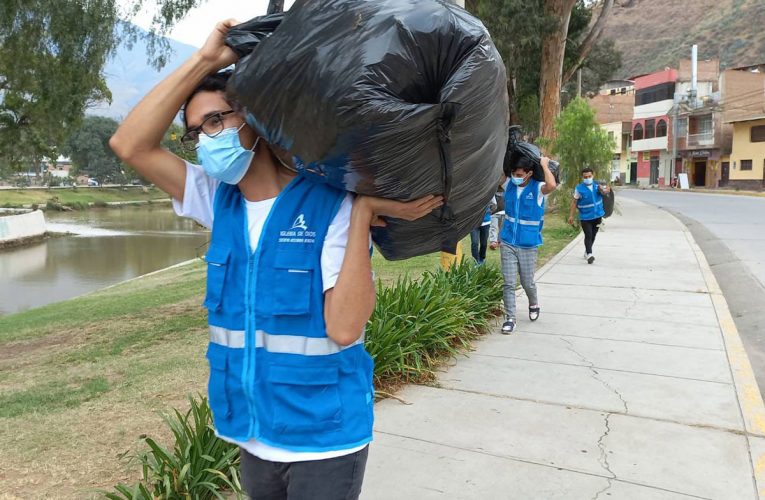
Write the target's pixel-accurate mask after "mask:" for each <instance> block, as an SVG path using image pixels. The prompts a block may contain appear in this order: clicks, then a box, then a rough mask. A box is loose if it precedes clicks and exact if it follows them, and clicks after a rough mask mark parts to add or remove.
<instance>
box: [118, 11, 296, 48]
mask: <svg viewBox="0 0 765 500" xmlns="http://www.w3.org/2000/svg"><path fill="white" fill-rule="evenodd" d="M293 2H294V0H285V2H284V3H285V8H289V7H290V6H291V5H292V3H293ZM121 3H122V5H123V6H125V5H130V4H131V3H132V1H131V0H121ZM145 3H146V4H147V5H146V8H145V9H144V11H143V12H141V13H140V14H139V15H138V16H136V17H135V18H133V19H131V21H132V22H133V23H135V24H137V25H138V26H140V27H142V28H144V29H146V28H148V27H149V26H150V25H151V19H152V17H153V16H154V12H155V8H156V7H155V4H154V2H153V1H152V0H146V2H145ZM267 7H268V0H206V1H205V2H204V3H203V4H202V5H201V6H200V7H197V8H196V9H192V10H191V11H189V13H188V14H187V15H186V17H185V18H184V19H183V20H182V21H181V22H180V23H178V24H177V25H176V26H175V28H174V29H173V31H172V32H171V33H170V35H169V36H170V38H172V39H174V40H178V41H179V42H183V43H187V44H189V45H193V46H195V47H201V46H202V44H203V43H204V41H205V40H206V39H207V35H208V34H209V33H210V31H212V29H213V27H214V26H215V23H217V22H218V21H222V20H223V19H228V18H229V17H232V18H234V19H236V20H238V21H246V20H248V19H250V18H253V17H255V16H261V15H263V14H265V13H266V8H267Z"/></svg>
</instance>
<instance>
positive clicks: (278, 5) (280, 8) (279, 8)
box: [266, 0, 284, 14]
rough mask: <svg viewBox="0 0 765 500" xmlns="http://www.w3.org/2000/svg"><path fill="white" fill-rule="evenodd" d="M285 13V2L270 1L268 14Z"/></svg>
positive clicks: (279, 0) (282, 0)
mask: <svg viewBox="0 0 765 500" xmlns="http://www.w3.org/2000/svg"><path fill="white" fill-rule="evenodd" d="M277 12H284V0H269V2H268V10H267V11H266V14H275V13H277Z"/></svg>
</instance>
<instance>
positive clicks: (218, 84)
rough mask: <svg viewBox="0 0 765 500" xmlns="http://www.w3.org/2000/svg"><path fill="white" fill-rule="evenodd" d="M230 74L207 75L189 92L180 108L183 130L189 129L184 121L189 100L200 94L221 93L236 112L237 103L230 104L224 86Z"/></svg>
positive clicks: (238, 107)
mask: <svg viewBox="0 0 765 500" xmlns="http://www.w3.org/2000/svg"><path fill="white" fill-rule="evenodd" d="M232 73H233V71H232V70H230V69H229V70H225V71H220V72H218V73H212V74H209V75H207V76H206V77H204V79H203V80H202V81H201V82H199V85H197V86H196V88H194V90H192V91H191V94H189V96H188V97H187V98H186V101H185V102H184V103H183V106H181V119H182V120H183V128H184V129H186V130H188V128H189V124H188V122H187V121H186V107H187V106H188V105H189V102H191V99H192V98H193V97H194V96H195V95H197V94H198V93H200V92H223V94H224V98H225V99H226V102H227V103H228V104H229V105H230V106H231V107H232V108H233V109H234V110H236V111H238V110H239V109H240V106H239V105H238V104H237V103H235V102H232V101H231V98H230V97H229V95H228V94H227V93H226V85H228V79H229V78H230V77H231V74H232Z"/></svg>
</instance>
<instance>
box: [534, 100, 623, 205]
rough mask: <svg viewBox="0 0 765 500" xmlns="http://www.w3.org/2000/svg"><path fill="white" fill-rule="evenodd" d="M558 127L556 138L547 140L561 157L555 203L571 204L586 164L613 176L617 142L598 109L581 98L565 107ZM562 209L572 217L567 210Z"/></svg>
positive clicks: (598, 176) (597, 173)
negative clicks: (597, 117) (598, 116)
mask: <svg viewBox="0 0 765 500" xmlns="http://www.w3.org/2000/svg"><path fill="white" fill-rule="evenodd" d="M555 131H556V136H555V138H554V139H552V140H549V139H547V140H545V141H543V142H544V143H545V144H544V145H545V146H546V147H548V148H549V150H550V152H551V154H552V155H554V156H555V157H556V158H558V160H559V161H560V165H561V169H562V172H561V187H560V188H559V189H557V190H556V191H555V193H554V195H553V196H554V198H553V203H554V204H556V205H557V206H561V207H567V206H568V205H569V204H570V203H571V199H572V197H573V191H574V187H576V185H577V184H578V183H579V182H580V180H579V179H580V177H581V170H582V169H583V168H585V167H591V168H592V169H593V170H594V171H595V172H594V173H595V178H596V179H606V180H607V179H608V178H609V170H610V164H611V158H612V157H613V149H614V147H615V143H614V140H613V139H611V138H610V137H608V134H607V133H606V131H605V130H603V129H602V128H600V125H598V122H597V121H596V120H595V110H593V109H592V108H591V107H590V105H589V104H587V101H585V100H584V99H581V98H576V99H574V100H573V101H571V102H570V103H569V105H568V106H566V107H565V108H564V109H563V112H562V113H561V114H560V116H559V117H558V118H557V119H556V120H555ZM561 212H564V213H563V216H564V217H568V213H567V212H566V211H565V210H562V211H561Z"/></svg>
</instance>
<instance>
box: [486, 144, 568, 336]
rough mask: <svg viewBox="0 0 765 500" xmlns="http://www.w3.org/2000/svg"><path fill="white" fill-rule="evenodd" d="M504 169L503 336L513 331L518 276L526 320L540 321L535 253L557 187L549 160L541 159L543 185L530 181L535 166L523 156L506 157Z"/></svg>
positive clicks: (501, 235) (540, 240) (502, 233)
mask: <svg viewBox="0 0 765 500" xmlns="http://www.w3.org/2000/svg"><path fill="white" fill-rule="evenodd" d="M506 160H507V163H506V164H505V166H504V170H505V175H507V176H509V177H508V178H507V179H506V180H505V181H504V186H503V187H504V189H505V221H504V223H503V226H502V231H501V233H500V239H501V241H502V245H501V248H500V251H501V257H502V275H503V277H504V280H505V284H504V289H503V291H504V303H505V322H504V324H503V325H502V333H503V334H505V335H509V334H511V333H512V332H513V331H514V330H515V324H516V315H515V287H516V283H517V281H518V277H519V276H520V281H521V286H522V287H523V289H524V291H525V292H526V296H527V297H528V299H529V319H530V320H531V321H536V320H537V319H538V318H539V312H540V308H539V298H538V297H537V286H536V283H535V282H534V272H535V271H536V265H537V250H538V248H539V246H540V245H541V244H542V226H543V224H544V214H545V197H546V195H548V194H550V193H552V192H553V191H554V190H555V188H556V186H557V184H556V182H555V176H553V174H552V172H551V171H550V168H549V162H550V159H549V158H546V157H542V158H541V159H540V162H539V163H540V164H541V166H542V169H543V171H544V178H545V180H544V181H543V182H540V181H537V180H536V179H534V178H533V172H534V162H533V161H532V160H531V159H529V158H527V157H524V156H518V155H508V156H507V157H506Z"/></svg>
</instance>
